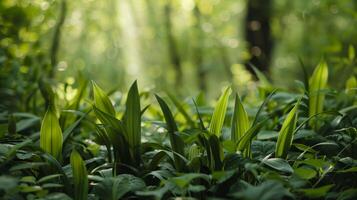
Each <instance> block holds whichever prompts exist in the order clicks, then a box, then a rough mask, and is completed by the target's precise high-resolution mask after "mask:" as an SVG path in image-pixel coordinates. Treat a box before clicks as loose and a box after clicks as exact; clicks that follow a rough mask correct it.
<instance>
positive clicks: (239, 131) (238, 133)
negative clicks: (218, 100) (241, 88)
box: [231, 93, 250, 142]
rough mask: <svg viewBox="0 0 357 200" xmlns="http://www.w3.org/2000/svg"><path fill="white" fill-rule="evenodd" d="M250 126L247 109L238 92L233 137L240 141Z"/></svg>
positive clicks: (235, 140) (233, 121)
mask: <svg viewBox="0 0 357 200" xmlns="http://www.w3.org/2000/svg"><path fill="white" fill-rule="evenodd" d="M249 128H250V122H249V118H248V114H247V112H246V111H245V109H244V107H243V104H242V102H241V100H240V97H239V95H238V93H237V94H236V99H235V104H234V112H233V119H232V130H231V131H232V132H231V139H232V140H233V141H234V142H238V141H239V140H240V139H241V138H242V137H243V135H244V134H245V133H246V132H247V131H248V129H249Z"/></svg>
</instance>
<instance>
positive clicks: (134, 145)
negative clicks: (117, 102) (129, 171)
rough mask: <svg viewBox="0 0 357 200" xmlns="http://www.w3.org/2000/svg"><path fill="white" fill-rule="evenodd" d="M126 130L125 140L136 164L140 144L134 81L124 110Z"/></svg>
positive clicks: (136, 93) (139, 119)
mask: <svg viewBox="0 0 357 200" xmlns="http://www.w3.org/2000/svg"><path fill="white" fill-rule="evenodd" d="M123 122H124V125H125V129H126V132H125V133H126V139H127V141H128V143H129V145H130V149H131V151H132V154H133V156H134V158H135V160H136V161H137V162H139V160H140V143H141V109H140V96H139V91H138V85H137V82H136V81H135V82H134V83H133V84H132V85H131V87H130V89H129V92H128V97H127V100H126V110H125V114H124V117H123Z"/></svg>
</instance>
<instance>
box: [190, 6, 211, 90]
mask: <svg viewBox="0 0 357 200" xmlns="http://www.w3.org/2000/svg"><path fill="white" fill-rule="evenodd" d="M193 16H194V19H195V24H194V30H193V33H194V38H193V41H192V42H193V63H194V65H195V67H196V76H197V81H198V85H199V88H200V90H202V91H207V83H206V79H207V72H206V70H205V69H204V67H203V49H202V46H203V39H204V38H203V37H204V36H203V33H202V29H201V11H200V8H199V5H198V2H197V0H196V1H195V7H194V9H193Z"/></svg>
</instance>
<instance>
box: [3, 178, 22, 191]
mask: <svg viewBox="0 0 357 200" xmlns="http://www.w3.org/2000/svg"><path fill="white" fill-rule="evenodd" d="M18 182H19V180H18V178H15V177H12V176H6V175H2V176H0V190H5V191H8V190H12V189H14V188H16V186H18Z"/></svg>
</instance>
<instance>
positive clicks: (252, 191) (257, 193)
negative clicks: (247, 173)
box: [230, 180, 293, 200]
mask: <svg viewBox="0 0 357 200" xmlns="http://www.w3.org/2000/svg"><path fill="white" fill-rule="evenodd" d="M230 196H232V197H235V198H238V199H245V200H255V199H259V200H280V199H285V198H284V197H290V198H292V197H293V194H291V193H290V192H289V190H288V189H286V188H285V187H284V185H283V184H282V183H280V182H277V181H274V180H268V181H265V182H263V183H262V184H260V185H257V186H251V185H248V187H247V188H246V189H245V190H243V191H239V192H235V193H233V194H231V195H230ZM288 199H289V198H288Z"/></svg>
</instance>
